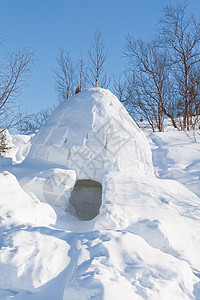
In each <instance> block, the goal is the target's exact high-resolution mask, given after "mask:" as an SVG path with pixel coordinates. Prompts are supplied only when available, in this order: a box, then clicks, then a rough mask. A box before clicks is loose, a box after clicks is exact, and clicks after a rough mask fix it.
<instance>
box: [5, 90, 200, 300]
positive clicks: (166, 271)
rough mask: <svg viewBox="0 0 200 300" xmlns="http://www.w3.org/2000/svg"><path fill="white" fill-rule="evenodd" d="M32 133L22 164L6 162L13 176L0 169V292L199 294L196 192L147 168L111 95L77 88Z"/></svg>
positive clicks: (144, 150)
mask: <svg viewBox="0 0 200 300" xmlns="http://www.w3.org/2000/svg"><path fill="white" fill-rule="evenodd" d="M156 136H157V134H153V135H152V139H151V143H152V144H154V146H153V147H154V149H153V158H154V163H155V164H156V171H157V172H160V173H159V174H160V177H161V175H162V174H165V176H166V174H167V168H165V169H164V165H165V158H166V157H165V155H163V156H160V158H158V159H157V160H156V153H157V154H158V156H157V157H159V155H160V153H159V148H158V147H157V145H155V143H156V141H157V140H156ZM149 137H151V135H150V136H149ZM154 138H155V140H153V139H154ZM32 142H33V144H32V147H31V149H30V152H29V155H28V156H27V158H26V159H25V161H24V162H23V163H22V164H21V165H15V166H9V165H7V166H6V163H4V167H3V168H6V167H7V169H8V170H9V171H10V172H12V173H14V174H15V176H16V177H17V179H18V180H19V182H20V185H19V183H18V181H17V179H16V178H15V177H14V176H13V175H11V174H10V173H8V172H7V171H6V172H4V173H2V174H1V177H0V193H1V197H0V216H1V219H0V230H1V236H2V240H1V244H0V299H5V300H7V299H10V298H12V299H21V300H25V299H26V300H29V299H30V300H33V299H35V300H36V299H37V300H44V299H48V300H61V299H63V300H76V299H77V300H79V299H81V300H89V299H106V300H110V299H116V300H121V299H124V297H125V298H126V299H130V300H132V299H138V300H140V299H153V300H157V299H158V300H165V299H166V300H168V299H174V300H179V299H180V300H182V299H187V300H189V299H194V300H197V299H200V280H199V278H200V257H199V254H198V250H199V249H200V199H199V197H198V196H197V195H196V194H194V193H193V192H192V191H191V190H189V189H188V188H187V187H185V186H183V185H182V184H181V183H180V182H177V181H175V180H167V179H158V178H156V177H155V176H154V173H153V164H152V158H151V150H150V146H149V143H148V141H147V138H146V137H145V135H144V134H143V132H142V131H141V130H140V129H139V128H138V127H137V126H136V124H135V123H134V122H133V121H132V119H131V118H130V117H129V116H128V115H127V112H126V111H125V109H124V108H123V107H122V106H121V104H120V103H119V101H118V100H117V98H116V97H114V96H113V95H112V94H111V93H110V92H109V91H107V90H103V89H100V88H97V89H90V90H88V91H84V92H82V93H80V94H78V95H77V96H75V97H74V98H73V99H71V102H70V101H69V102H68V103H63V104H61V105H60V106H59V107H58V108H57V110H55V112H54V113H53V114H52V116H51V117H50V119H49V120H48V122H47V124H46V126H44V127H43V128H41V130H40V131H39V132H38V134H37V135H36V136H35V138H34V140H33V141H32ZM116 149H117V150H116ZM86 150H87V151H86ZM156 151H157V152H156ZM199 153H200V150H199ZM174 159H175V158H174ZM159 160H160V164H159ZM102 161H103V165H102ZM158 165H159V167H160V170H158ZM162 167H163V170H165V173H162V172H161V168H162ZM177 177H178V176H177ZM163 178H164V176H163ZM176 179H177V178H176ZM21 187H22V188H23V190H22V188H21Z"/></svg>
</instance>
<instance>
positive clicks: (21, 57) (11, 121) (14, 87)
mask: <svg viewBox="0 0 200 300" xmlns="http://www.w3.org/2000/svg"><path fill="white" fill-rule="evenodd" d="M33 57H34V52H33V51H32V50H31V49H30V48H23V49H22V50H19V51H15V52H12V53H11V54H9V53H7V55H6V56H5V58H4V60H3V62H2V64H1V65H0V128H2V129H4V128H7V129H8V128H10V127H13V126H15V125H16V124H17V122H18V121H19V117H20V114H19V113H18V112H17V108H18V106H19V103H17V101H16V98H17V97H18V96H19V95H20V94H21V91H22V89H23V88H24V87H26V86H27V76H28V74H30V72H31V71H32V67H33V64H34V59H33Z"/></svg>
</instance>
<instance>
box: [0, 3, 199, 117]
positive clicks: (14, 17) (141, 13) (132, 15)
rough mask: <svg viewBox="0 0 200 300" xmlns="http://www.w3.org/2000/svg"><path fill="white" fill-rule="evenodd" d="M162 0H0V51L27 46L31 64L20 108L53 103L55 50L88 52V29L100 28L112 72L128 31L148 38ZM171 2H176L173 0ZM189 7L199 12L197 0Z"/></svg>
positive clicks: (33, 109)
mask: <svg viewBox="0 0 200 300" xmlns="http://www.w3.org/2000/svg"><path fill="white" fill-rule="evenodd" d="M168 3H169V2H168V1H167V0H101V1H100V0H99V1H97V0H0V16H1V17H0V37H1V39H2V40H3V44H2V45H1V46H0V56H1V57H2V56H3V54H4V53H5V51H13V50H16V49H20V48H22V47H24V46H30V47H31V48H32V49H33V50H35V51H36V60H37V61H36V65H35V67H34V69H33V73H32V75H31V77H30V78H29V80H28V84H29V86H28V87H27V88H26V89H25V90H23V94H22V96H21V97H20V99H21V102H22V108H23V109H24V110H26V111H28V112H29V113H31V112H37V111H39V110H40V109H44V108H47V107H50V106H52V105H53V104H56V103H58V102H57V96H56V93H55V88H54V81H53V72H52V68H53V67H55V66H56V55H57V52H58V49H59V48H60V47H63V48H64V49H66V50H67V51H69V52H70V53H71V54H72V55H73V56H74V57H76V56H77V54H78V53H80V52H81V53H82V54H83V56H86V55H87V50H88V48H89V46H90V43H91V40H92V35H93V32H94V31H95V30H96V28H97V27H99V28H100V29H101V32H102V35H103V38H104V42H105V45H106V47H107V49H108V61H107V66H106V68H107V69H108V70H109V73H110V74H117V73H119V72H120V70H122V69H123V65H124V63H125V61H124V59H123V57H122V49H123V46H124V44H125V38H126V35H127V34H128V33H130V34H132V35H133V36H135V37H136V38H139V37H142V38H145V39H146V38H148V37H149V36H151V34H152V33H153V29H154V28H155V26H156V23H157V20H158V18H159V17H160V16H161V14H162V8H163V6H165V5H166V4H168ZM171 3H176V1H175V0H173V1H171ZM190 9H191V11H192V12H194V13H195V14H196V17H199V15H200V0H191V1H190Z"/></svg>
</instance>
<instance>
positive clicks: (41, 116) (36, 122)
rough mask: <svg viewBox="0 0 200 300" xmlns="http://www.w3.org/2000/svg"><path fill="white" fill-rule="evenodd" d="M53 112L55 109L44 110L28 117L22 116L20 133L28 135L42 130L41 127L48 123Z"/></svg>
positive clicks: (19, 126)
mask: <svg viewBox="0 0 200 300" xmlns="http://www.w3.org/2000/svg"><path fill="white" fill-rule="evenodd" d="M53 110H54V108H48V109H42V110H40V111H39V112H37V113H34V114H32V115H30V116H28V117H26V116H25V117H23V116H21V120H20V122H18V126H17V128H18V130H19V132H21V133H27V132H30V131H35V130H38V129H40V127H41V126H42V125H44V124H45V123H46V121H47V119H48V118H49V116H50V115H51V114H52V111H53Z"/></svg>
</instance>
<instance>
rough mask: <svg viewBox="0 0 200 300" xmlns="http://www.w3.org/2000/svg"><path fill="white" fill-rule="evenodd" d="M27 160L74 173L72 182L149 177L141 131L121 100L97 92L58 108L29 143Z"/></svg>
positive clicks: (146, 147) (87, 92)
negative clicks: (116, 174)
mask: <svg viewBox="0 0 200 300" xmlns="http://www.w3.org/2000/svg"><path fill="white" fill-rule="evenodd" d="M28 159H34V160H42V161H45V162H49V163H52V164H54V165H56V167H62V168H63V167H64V168H67V169H73V170H75V172H76V176H77V180H78V179H92V180H96V181H99V182H102V179H103V176H104V175H105V174H107V173H108V172H109V171H120V172H125V173H131V174H133V173H135V174H137V175H139V174H140V175H152V174H153V167H152V160H151V150H150V147H149V144H148V142H147V140H146V138H145V136H144V134H143V132H142V131H141V130H140V129H139V128H138V126H137V125H136V124H135V122H134V121H133V120H132V118H131V117H130V116H129V114H128V112H127V111H126V109H125V108H124V107H123V105H122V104H121V103H120V101H119V100H118V99H117V98H116V97H115V96H114V95H113V94H112V93H111V92H110V91H109V90H105V89H102V88H91V89H89V90H85V91H83V92H81V93H79V94H78V95H75V96H74V97H73V98H71V99H70V100H69V101H66V102H63V103H61V104H60V105H59V106H58V108H57V109H56V110H55V111H54V112H53V114H52V115H51V117H50V118H49V120H48V121H47V123H46V125H45V126H43V127H42V128H41V129H40V131H39V132H38V134H37V135H36V137H35V139H34V140H33V144H32V147H31V151H30V153H29V156H28Z"/></svg>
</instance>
